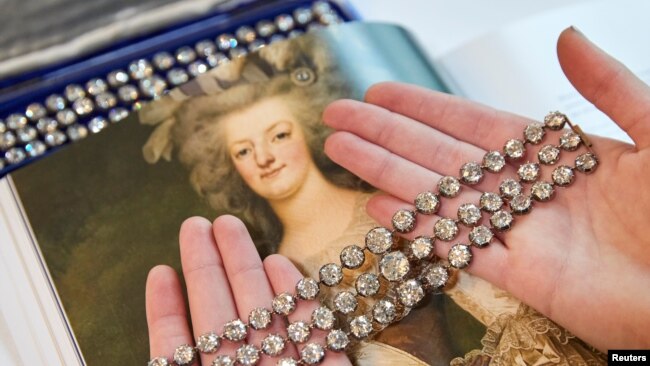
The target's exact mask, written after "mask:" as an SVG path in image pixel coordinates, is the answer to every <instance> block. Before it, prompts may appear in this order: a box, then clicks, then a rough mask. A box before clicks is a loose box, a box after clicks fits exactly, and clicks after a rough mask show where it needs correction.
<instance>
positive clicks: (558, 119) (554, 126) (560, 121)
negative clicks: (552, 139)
mask: <svg viewBox="0 0 650 366" xmlns="http://www.w3.org/2000/svg"><path fill="white" fill-rule="evenodd" d="M566 121H567V118H566V116H565V115H564V114H562V113H560V112H557V111H556V112H550V113H549V114H547V115H546V117H544V124H545V125H546V127H548V128H550V129H551V130H554V131H557V130H561V129H562V128H564V124H565V123H566Z"/></svg>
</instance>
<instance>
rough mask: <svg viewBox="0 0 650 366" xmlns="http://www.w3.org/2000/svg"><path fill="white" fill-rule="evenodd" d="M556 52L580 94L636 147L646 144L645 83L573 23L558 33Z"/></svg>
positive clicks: (648, 94) (649, 115)
mask: <svg viewBox="0 0 650 366" xmlns="http://www.w3.org/2000/svg"><path fill="white" fill-rule="evenodd" d="M557 53H558V58H559V60H560V66H561V67H562V70H563V71H564V73H565V74H566V76H567V78H568V79H569V81H571V84H573V86H574V87H575V88H576V89H577V90H578V91H579V92H580V94H582V96H584V97H585V98H586V99H587V100H589V101H590V102H592V103H593V104H595V105H596V107H598V109H600V110H601V111H603V112H604V113H605V114H607V115H608V116H609V117H610V118H611V119H612V120H614V121H615V122H616V123H617V124H618V125H619V126H620V127H621V128H622V129H623V130H625V132H627V133H628V134H629V135H630V137H631V138H632V140H634V142H635V143H636V145H637V147H639V148H645V147H648V146H649V145H650V88H649V87H648V85H646V84H645V83H643V81H641V80H639V78H637V77H636V76H635V75H634V74H633V73H632V72H631V71H630V70H629V69H628V68H627V67H625V65H623V64H622V63H620V62H619V61H617V60H616V59H614V58H613V57H611V56H609V55H608V54H607V53H605V52H604V51H603V50H601V49H600V48H598V47H597V46H595V45H594V44H593V43H591V42H590V41H589V40H588V39H587V38H586V37H584V35H582V33H580V32H579V31H577V30H576V29H575V28H573V27H571V28H567V29H565V30H564V31H563V32H562V34H561V35H560V38H559V39H558V43H557Z"/></svg>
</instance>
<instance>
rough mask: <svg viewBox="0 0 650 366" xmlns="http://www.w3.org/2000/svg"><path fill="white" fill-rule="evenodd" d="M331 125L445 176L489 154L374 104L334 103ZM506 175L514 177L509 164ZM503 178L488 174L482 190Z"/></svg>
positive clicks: (329, 116)
mask: <svg viewBox="0 0 650 366" xmlns="http://www.w3.org/2000/svg"><path fill="white" fill-rule="evenodd" d="M323 120H324V121H325V123H326V124H327V125H329V126H330V127H333V128H335V129H337V130H339V131H348V132H351V133H354V134H356V135H358V136H359V137H361V138H363V139H365V140H367V141H369V142H372V143H374V144H377V145H379V146H382V147H384V148H385V149H387V150H389V151H391V152H392V153H394V154H397V155H399V156H401V157H403V158H405V159H407V160H409V161H412V162H414V163H416V164H418V165H420V166H423V167H425V168H427V169H429V170H433V171H435V172H438V173H440V174H442V175H453V176H458V174H459V168H460V167H461V166H462V165H463V164H465V163H469V162H478V163H479V164H480V163H481V162H482V160H483V156H484V155H485V153H486V151H485V150H484V149H482V148H479V147H477V146H474V145H472V144H469V143H466V142H463V141H460V140H458V139H456V138H454V137H452V136H449V135H447V134H444V133H442V132H440V131H438V130H436V129H434V128H431V127H430V126H427V125H426V124H423V123H421V122H419V121H416V120H413V119H411V118H408V117H405V116H403V115H400V114H397V113H393V112H391V111H389V110H387V109H384V108H381V107H378V106H376V105H373V104H368V103H363V102H358V101H354V100H340V101H337V102H334V103H332V104H330V105H329V106H328V107H327V109H326V110H325V112H324V114H323ZM504 173H509V175H511V176H514V169H513V168H512V167H511V166H509V165H507V166H506V167H505V171H504ZM500 178H501V176H497V175H494V174H485V175H484V178H483V181H482V183H480V184H478V185H476V188H477V189H480V190H494V189H495V188H497V187H498V184H499V179H500Z"/></svg>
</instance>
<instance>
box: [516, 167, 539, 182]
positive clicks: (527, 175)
mask: <svg viewBox="0 0 650 366" xmlns="http://www.w3.org/2000/svg"><path fill="white" fill-rule="evenodd" d="M517 174H518V175H519V178H521V180H522V181H524V182H528V183H530V182H534V181H535V180H536V179H537V178H539V164H537V163H526V164H521V165H520V166H519V169H517Z"/></svg>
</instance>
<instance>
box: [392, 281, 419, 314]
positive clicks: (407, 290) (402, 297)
mask: <svg viewBox="0 0 650 366" xmlns="http://www.w3.org/2000/svg"><path fill="white" fill-rule="evenodd" d="M397 294H398V296H399V302H401V303H402V305H404V306H408V307H413V306H415V305H417V303H418V302H420V301H421V300H422V299H423V298H424V289H422V285H421V284H420V281H418V280H413V279H411V280H407V281H404V282H402V283H401V284H400V285H399V286H398V287H397Z"/></svg>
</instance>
